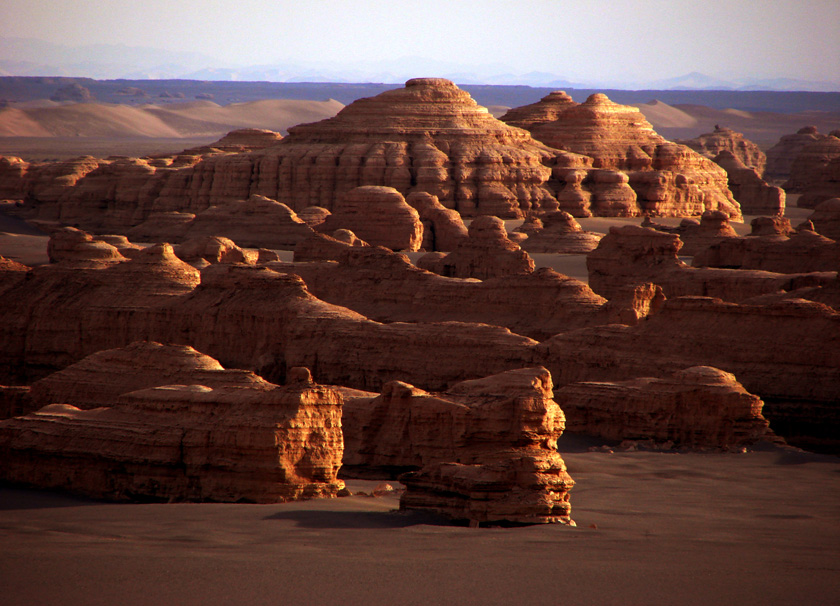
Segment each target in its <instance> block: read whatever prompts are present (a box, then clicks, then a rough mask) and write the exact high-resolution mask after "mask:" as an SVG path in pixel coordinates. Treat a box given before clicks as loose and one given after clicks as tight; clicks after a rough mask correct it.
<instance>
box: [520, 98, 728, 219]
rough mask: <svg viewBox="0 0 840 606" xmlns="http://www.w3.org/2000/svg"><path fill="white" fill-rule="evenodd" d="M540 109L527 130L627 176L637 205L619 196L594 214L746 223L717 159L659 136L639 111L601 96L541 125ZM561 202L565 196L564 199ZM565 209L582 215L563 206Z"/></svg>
mask: <svg viewBox="0 0 840 606" xmlns="http://www.w3.org/2000/svg"><path fill="white" fill-rule="evenodd" d="M539 105H540V104H536V105H535V106H532V108H533V109H532V111H531V112H529V115H530V116H531V117H532V118H533V120H532V121H531V122H530V123H527V122H526V121H524V120H523V118H522V117H520V118H519V119H518V121H517V123H518V124H522V125H524V126H527V128H529V130H530V131H531V133H532V134H533V135H534V138H536V139H538V140H539V141H542V142H543V143H545V144H547V145H549V146H551V147H555V148H557V149H562V150H567V151H572V152H575V153H579V154H585V155H587V156H591V157H592V158H594V167H595V168H599V169H607V170H612V171H616V170H619V171H624V172H626V173H627V175H628V177H629V185H630V187H631V188H632V189H633V190H634V191H635V193H636V196H637V200H632V199H628V198H626V197H622V198H621V199H620V201H619V198H618V197H616V200H614V201H611V203H607V204H604V203H602V204H604V206H605V207H606V208H605V209H602V210H598V211H597V212H594V214H609V213H611V212H612V213H615V212H618V213H620V214H619V215H618V216H639V215H642V214H649V215H661V216H685V215H689V216H691V215H699V214H701V213H703V212H704V211H706V210H722V211H724V212H726V213H727V214H728V215H729V216H730V217H732V218H735V219H737V218H740V216H741V212H740V209H739V207H738V204H737V203H736V202H735V200H734V199H733V197H732V194H731V192H730V191H729V189H728V187H727V182H726V177H725V172H724V171H723V170H722V169H721V168H720V167H718V166H717V165H716V164H714V162H712V161H711V160H709V159H707V158H704V157H703V156H701V155H700V154H698V153H696V152H695V151H693V150H691V149H689V148H687V147H685V146H681V145H677V144H674V143H670V142H668V141H666V140H665V139H663V138H662V137H661V136H660V135H658V134H657V133H656V132H655V131H654V130H653V127H652V126H651V125H650V123H649V122H648V121H647V120H646V119H645V117H644V115H642V113H641V112H640V111H639V110H638V108H636V107H632V106H625V105H619V104H617V103H613V102H612V101H610V100H609V98H607V96H606V95H604V94H601V93H596V94H593V95H591V96H590V97H589V98H588V99H587V100H586V102H585V103H581V104H575V105H568V106H567V107H565V109H561V110H559V111H557V112H556V118H555V119H554V120H551V121H548V120H546V121H538V119H539V110H538V109H537V108H538V107H539ZM558 200H559V197H558ZM560 209H561V210H567V211H568V212H571V213H572V214H574V215H576V216H586V215H580V214H578V212H575V211H574V210H572V209H571V208H570V207H569V206H568V205H564V203H563V201H560Z"/></svg>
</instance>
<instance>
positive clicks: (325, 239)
mask: <svg viewBox="0 0 840 606" xmlns="http://www.w3.org/2000/svg"><path fill="white" fill-rule="evenodd" d="M364 246H370V245H369V244H368V243H367V242H365V241H364V240H362V239H361V238H357V237H356V234H354V233H353V232H352V231H350V230H348V229H339V230H336V231H335V232H333V235H332V236H328V235H327V234H319V233H318V232H313V233H312V234H310V235H309V237H308V238H306V239H305V240H301V241H300V242H299V243H298V245H297V246H296V247H295V256H294V260H295V262H296V263H299V262H302V261H337V260H338V259H340V258H341V256H342V255H343V254H344V252H345V251H346V250H347V249H348V248H353V247H364Z"/></svg>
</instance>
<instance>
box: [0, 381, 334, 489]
mask: <svg viewBox="0 0 840 606" xmlns="http://www.w3.org/2000/svg"><path fill="white" fill-rule="evenodd" d="M342 447H343V442H342V434H341V396H340V394H339V393H338V392H335V391H333V390H331V389H329V388H327V387H322V386H318V385H313V384H293V385H288V386H286V387H278V386H277V385H272V384H270V383H266V382H262V383H261V384H259V385H252V386H248V387H243V386H239V387H216V388H215V389H214V388H210V387H206V386H202V385H170V386H165V387H156V388H152V389H145V390H140V391H135V392H132V393H128V394H125V395H123V396H121V397H119V398H117V399H116V400H115V401H114V402H113V403H112V404H111V405H110V406H107V407H99V408H95V409H92V410H82V409H80V408H77V407H75V406H72V405H70V404H63V403H56V404H50V405H48V406H46V407H44V408H42V409H40V410H39V411H37V412H34V413H30V414H28V415H26V416H21V417H15V418H12V419H7V420H5V421H2V422H0V453H1V454H2V457H3V466H2V470H0V477H2V479H3V480H4V481H8V482H15V483H22V484H26V485H31V486H37V487H39V488H60V489H63V490H68V491H72V492H76V493H80V494H84V495H88V496H92V497H96V498H105V499H111V500H161V501H223V502H242V501H246V502H257V503H273V502H278V501H288V500H293V499H301V498H312V497H331V496H336V493H337V492H338V490H340V489H341V488H342V487H343V482H342V481H341V480H338V479H337V478H336V474H337V472H338V468H339V467H340V466H341V457H342Z"/></svg>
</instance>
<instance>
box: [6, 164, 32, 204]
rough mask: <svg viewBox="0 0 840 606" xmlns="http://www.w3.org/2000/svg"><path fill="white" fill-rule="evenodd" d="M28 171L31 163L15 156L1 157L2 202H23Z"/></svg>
mask: <svg viewBox="0 0 840 606" xmlns="http://www.w3.org/2000/svg"><path fill="white" fill-rule="evenodd" d="M28 169H29V162H24V161H23V160H22V159H20V158H18V157H15V156H0V200H23V195H24V185H23V182H24V177H25V176H26V171H27V170H28Z"/></svg>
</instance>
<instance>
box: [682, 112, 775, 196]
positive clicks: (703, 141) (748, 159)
mask: <svg viewBox="0 0 840 606" xmlns="http://www.w3.org/2000/svg"><path fill="white" fill-rule="evenodd" d="M674 143H680V144H681V145H686V146H688V147H690V148H691V149H693V150H694V151H696V152H697V153H699V154H702V155H704V156H706V157H707V158H710V159H712V160H714V161H715V162H718V161H717V159H716V156H718V154H720V153H721V152H723V151H727V152H729V153H731V154H732V155H733V156H735V157H736V158H737V159H738V160H739V161H741V162H742V163H743V164H744V166H745V167H748V168H752V169H754V170H755V172H756V174H757V175H758V176H759V177H761V175H763V174H764V167H765V166H766V165H767V156H765V155H764V152H763V151H761V148H760V147H758V145H756V144H755V143H753V142H752V141H750V140H749V139H746V138H745V137H744V135H743V134H742V133H739V132H735V131H734V130H732V129H731V128H726V127H723V126H718V125H717V124H715V130H714V131H713V132H711V133H704V134H702V135H700V136H698V137H695V138H694V139H677V140H676V141H674ZM718 164H720V162H718ZM727 172H728V171H727ZM735 199H736V200H738V201H739V202H740V200H739V199H738V197H737V196H736V197H735Z"/></svg>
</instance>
